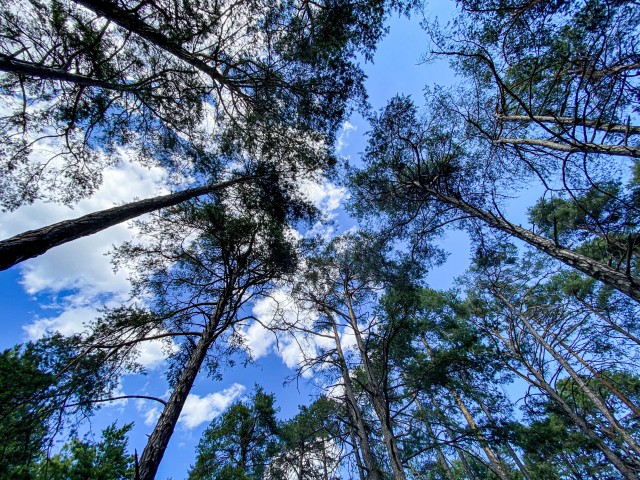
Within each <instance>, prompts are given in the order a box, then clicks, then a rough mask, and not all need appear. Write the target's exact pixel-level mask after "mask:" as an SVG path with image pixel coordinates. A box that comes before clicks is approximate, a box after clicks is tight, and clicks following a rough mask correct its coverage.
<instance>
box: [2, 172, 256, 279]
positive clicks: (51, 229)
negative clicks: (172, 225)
mask: <svg viewBox="0 0 640 480" xmlns="http://www.w3.org/2000/svg"><path fill="white" fill-rule="evenodd" d="M255 178H256V177H252V176H247V177H242V178H237V179H233V180H227V181H224V182H219V183H216V184H213V185H207V186H204V187H196V188H190V189H188V190H183V191H181V192H176V193H171V194H169V195H162V196H159V197H154V198H147V199H146V200H140V201H138V202H131V203H127V204H126V205H122V206H119V207H113V208H109V209H107V210H102V211H100V212H94V213H90V214H88V215H84V216H82V217H79V218H75V219H73V220H65V221H63V222H58V223H54V224H53V225H48V226H46V227H42V228H39V229H37V230H29V231H27V232H24V233H21V234H19V235H16V236H14V237H11V238H8V239H6V240H2V241H0V270H6V269H7V268H10V267H12V266H14V265H15V264H17V263H20V262H23V261H25V260H27V259H29V258H34V257H37V256H39V255H42V254H43V253H45V252H47V251H48V250H49V249H51V248H53V247H57V246H59V245H63V244H65V243H67V242H71V241H72V240H77V239H79V238H82V237H86V236H88V235H92V234H94V233H97V232H100V231H102V230H105V229H107V228H109V227H112V226H114V225H118V224H119V223H122V222H126V221H127V220H131V219H132V218H136V217H139V216H140V215H144V214H145V213H151V212H155V211H157V210H160V209H161V208H167V207H172V206H174V205H177V204H179V203H182V202H185V201H187V200H190V199H192V198H196V197H199V196H201V195H205V194H208V193H213V192H215V191H217V190H221V189H223V188H227V187H230V186H232V185H236V184H238V183H244V182H248V181H250V180H255Z"/></svg>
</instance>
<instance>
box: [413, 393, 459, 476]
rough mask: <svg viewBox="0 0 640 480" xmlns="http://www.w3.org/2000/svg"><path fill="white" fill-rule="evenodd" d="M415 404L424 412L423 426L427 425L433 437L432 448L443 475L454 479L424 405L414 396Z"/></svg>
mask: <svg viewBox="0 0 640 480" xmlns="http://www.w3.org/2000/svg"><path fill="white" fill-rule="evenodd" d="M416 405H418V410H420V411H421V412H423V413H424V414H425V418H424V423H425V426H426V427H427V433H428V434H429V436H430V437H431V438H432V439H433V442H434V444H435V447H434V448H435V449H436V454H437V455H438V463H440V465H442V469H443V470H444V472H445V476H446V477H447V480H455V479H454V476H453V472H452V471H451V467H450V466H449V462H448V461H447V457H446V456H445V455H444V453H443V452H442V449H441V448H440V445H438V438H437V437H436V434H435V432H434V431H433V427H432V426H431V422H430V421H429V418H428V415H429V412H426V411H425V409H424V407H423V406H422V404H421V403H420V400H418V399H417V398H416Z"/></svg>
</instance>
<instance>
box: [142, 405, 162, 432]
mask: <svg viewBox="0 0 640 480" xmlns="http://www.w3.org/2000/svg"><path fill="white" fill-rule="evenodd" d="M138 410H139V411H140V412H142V416H143V417H144V424H145V425H147V426H148V427H151V426H153V425H155V424H156V422H157V421H158V418H160V413H161V412H160V407H152V408H149V409H148V410H145V409H144V402H143V401H141V402H139V403H138Z"/></svg>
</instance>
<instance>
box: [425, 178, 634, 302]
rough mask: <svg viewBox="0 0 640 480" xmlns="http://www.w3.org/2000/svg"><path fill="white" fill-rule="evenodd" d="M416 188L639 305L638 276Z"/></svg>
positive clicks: (454, 199) (452, 199)
mask: <svg viewBox="0 0 640 480" xmlns="http://www.w3.org/2000/svg"><path fill="white" fill-rule="evenodd" d="M414 185H416V186H418V187H419V188H421V189H422V190H423V191H424V192H425V193H426V194H428V195H429V196H432V197H434V198H436V199H437V200H439V201H441V202H443V203H446V204H447V205H450V206H452V207H455V208H457V209H458V210H461V211H463V212H465V213H466V214H468V215H470V216H472V217H474V218H477V219H478V220H482V221H483V222H485V223H486V224H487V225H489V226H491V227H493V228H496V229H498V230H501V231H503V232H505V233H508V234H509V235H511V236H513V237H515V238H518V239H520V240H522V241H523V242H526V243H528V244H529V245H531V246H533V247H535V248H537V249H538V250H541V251H543V252H544V253H546V254H547V255H550V256H551V257H553V258H555V259H557V260H559V261H561V262H563V263H565V264H567V265H569V266H570V267H573V268H575V269H576V270H579V271H581V272H582V273H584V274H586V275H588V276H590V277H593V278H595V279H596V280H600V281H601V282H603V283H605V284H606V285H609V286H610V287H612V288H614V289H616V290H618V291H620V292H622V293H624V294H625V295H627V296H629V297H631V298H633V299H634V300H636V301H637V302H640V281H638V279H636V278H635V277H630V276H627V275H626V274H625V273H622V272H619V271H618V270H615V269H613V268H611V267H609V266H607V265H605V264H603V263H600V262H598V261H597V260H594V259H592V258H589V257H587V256H585V255H582V254H580V253H577V252H574V251H572V250H570V249H568V248H563V247H561V246H560V245H558V244H556V243H554V242H552V241H551V240H548V239H546V238H544V237H542V236H540V235H536V234H535V233H532V232H530V231H529V230H527V229H525V228H522V227H520V226H518V225H514V224H512V223H510V222H508V221H506V220H505V219H504V218H502V217H499V216H497V215H495V214H494V213H492V212H488V211H485V210H482V209H480V208H478V207H475V206H473V205H471V204H469V203H467V202H465V201H464V200H462V199H461V198H457V197H452V196H450V195H446V194H444V193H441V192H439V191H437V190H435V189H433V188H431V187H429V186H426V185H423V184H421V183H420V182H417V181H416V182H415V183H414Z"/></svg>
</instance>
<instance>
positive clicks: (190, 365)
mask: <svg viewBox="0 0 640 480" xmlns="http://www.w3.org/2000/svg"><path fill="white" fill-rule="evenodd" d="M226 304H227V299H226V298H225V297H224V296H223V297H221V298H220V300H219V302H218V306H217V307H216V310H215V312H214V313H213V314H212V316H211V318H210V320H209V323H208V324H207V326H206V328H205V330H204V331H203V332H202V336H201V337H200V340H199V341H198V343H197V344H196V346H195V348H194V350H193V352H192V353H191V356H190V357H189V361H188V362H187V365H186V366H185V368H184V370H182V373H181V374H180V378H179V379H178V382H177V383H176V387H175V388H174V389H173V392H171V396H170V397H169V400H168V401H167V404H166V406H165V407H164V409H163V410H162V413H161V414H160V418H159V419H158V422H157V423H156V426H155V427H154V429H153V432H152V433H151V435H150V436H149V440H148V441H147V445H146V446H145V447H144V451H143V452H142V456H141V457H140V464H139V473H138V476H137V477H136V479H135V480H154V478H155V476H156V473H157V471H158V467H159V466H160V462H161V461H162V457H163V456H164V452H165V450H166V449H167V445H168V444H169V440H170V439H171V436H172V435H173V431H174V429H175V427H176V424H177V423H178V418H180V413H181V412H182V408H183V407H184V404H185V402H186V401H187V397H188V396H189V392H190V391H191V388H192V387H193V383H194V382H195V379H196V377H197V376H198V372H199V371H200V367H201V366H202V363H203V362H204V359H205V358H206V356H207V352H208V351H209V347H210V346H211V344H212V343H213V342H214V341H215V339H216V338H217V337H218V336H219V335H220V333H221V332H222V330H223V328H220V325H219V323H220V319H221V318H222V316H223V314H224V310H225V308H226Z"/></svg>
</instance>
